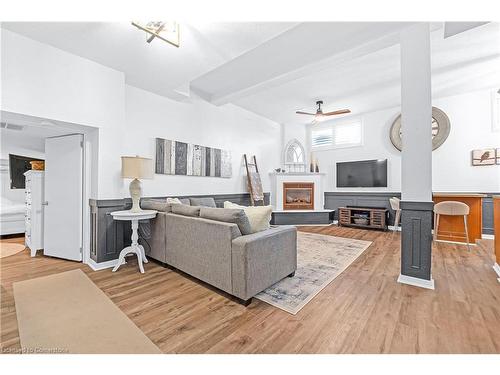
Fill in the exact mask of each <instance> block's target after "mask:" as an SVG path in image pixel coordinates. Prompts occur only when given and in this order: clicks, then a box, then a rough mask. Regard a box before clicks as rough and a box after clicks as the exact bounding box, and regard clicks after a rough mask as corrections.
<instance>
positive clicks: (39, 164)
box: [30, 160, 45, 171]
mask: <svg viewBox="0 0 500 375" xmlns="http://www.w3.org/2000/svg"><path fill="white" fill-rule="evenodd" d="M30 164H31V169H32V170H34V171H43V170H45V162H44V161H43V160H33V161H30Z"/></svg>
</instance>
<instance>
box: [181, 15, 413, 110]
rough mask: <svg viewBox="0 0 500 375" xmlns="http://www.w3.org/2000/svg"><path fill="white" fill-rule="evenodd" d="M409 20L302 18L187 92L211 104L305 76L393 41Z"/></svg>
mask: <svg viewBox="0 0 500 375" xmlns="http://www.w3.org/2000/svg"><path fill="white" fill-rule="evenodd" d="M412 24H413V23H406V22H378V23H377V22H363V23H360V22H350V23H342V22H340V23H327V22H324V23H323V22H316V23H302V24H299V25H297V26H295V27H293V28H292V29H290V30H287V31H286V32H284V33H282V34H280V35H278V36H277V37H275V38H273V39H271V40H269V41H267V42H265V43H263V44H261V45H260V46H258V47H256V48H254V49H253V50H250V51H248V52H247V53H245V54H243V55H241V56H239V57H237V58H235V59H233V60H231V61H228V62H227V63H225V64H223V65H221V66H219V67H217V68H215V69H214V70H212V71H210V72H208V73H206V74H204V75H202V76H201V77H199V78H197V79H195V80H193V81H192V82H191V84H190V88H191V91H193V92H195V93H198V94H200V95H202V96H203V97H204V98H205V99H207V100H209V101H210V102H211V103H213V104H216V105H222V104H226V103H229V102H231V101H233V100H236V99H239V98H241V97H245V96H248V95H251V94H254V93H256V92H258V91H261V90H265V89H267V88H269V87H275V86H278V85H281V84H283V83H285V82H288V81H291V80H295V79H297V78H300V77H304V76H306V75H308V74H310V73H313V72H317V71H318V70H322V69H326V68H328V67H329V68H331V66H332V64H336V63H340V62H345V61H347V60H349V59H352V58H356V57H360V56H362V55H365V54H368V53H372V52H374V51H376V50H379V49H382V48H386V47H388V46H390V45H393V44H395V43H398V41H399V32H400V31H401V30H403V29H405V28H407V27H409V26H411V25H412Z"/></svg>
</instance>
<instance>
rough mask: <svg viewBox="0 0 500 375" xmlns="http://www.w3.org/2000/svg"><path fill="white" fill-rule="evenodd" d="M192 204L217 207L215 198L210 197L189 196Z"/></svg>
mask: <svg viewBox="0 0 500 375" xmlns="http://www.w3.org/2000/svg"><path fill="white" fill-rule="evenodd" d="M189 201H190V202H191V206H203V207H217V206H216V205H215V199H213V198H211V197H209V198H189Z"/></svg>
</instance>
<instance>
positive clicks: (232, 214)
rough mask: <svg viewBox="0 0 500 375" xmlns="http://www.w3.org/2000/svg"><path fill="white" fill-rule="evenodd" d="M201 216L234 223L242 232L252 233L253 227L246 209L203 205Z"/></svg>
mask: <svg viewBox="0 0 500 375" xmlns="http://www.w3.org/2000/svg"><path fill="white" fill-rule="evenodd" d="M200 217H202V218H204V219H210V220H216V221H223V222H224V223H234V224H236V225H237V226H238V228H239V230H240V232H241V234H243V235H245V234H251V233H253V232H252V227H251V226H250V222H249V221H248V217H247V215H246V214H245V211H243V210H241V209H235V208H213V207H201V209H200Z"/></svg>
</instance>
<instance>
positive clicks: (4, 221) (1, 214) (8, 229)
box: [0, 197, 26, 236]
mask: <svg viewBox="0 0 500 375" xmlns="http://www.w3.org/2000/svg"><path fill="white" fill-rule="evenodd" d="M25 211H26V208H25V205H24V203H18V202H12V201H10V200H8V199H6V198H4V197H2V198H1V200H0V235H2V236H3V235H6V234H16V233H24V214H25Z"/></svg>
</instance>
